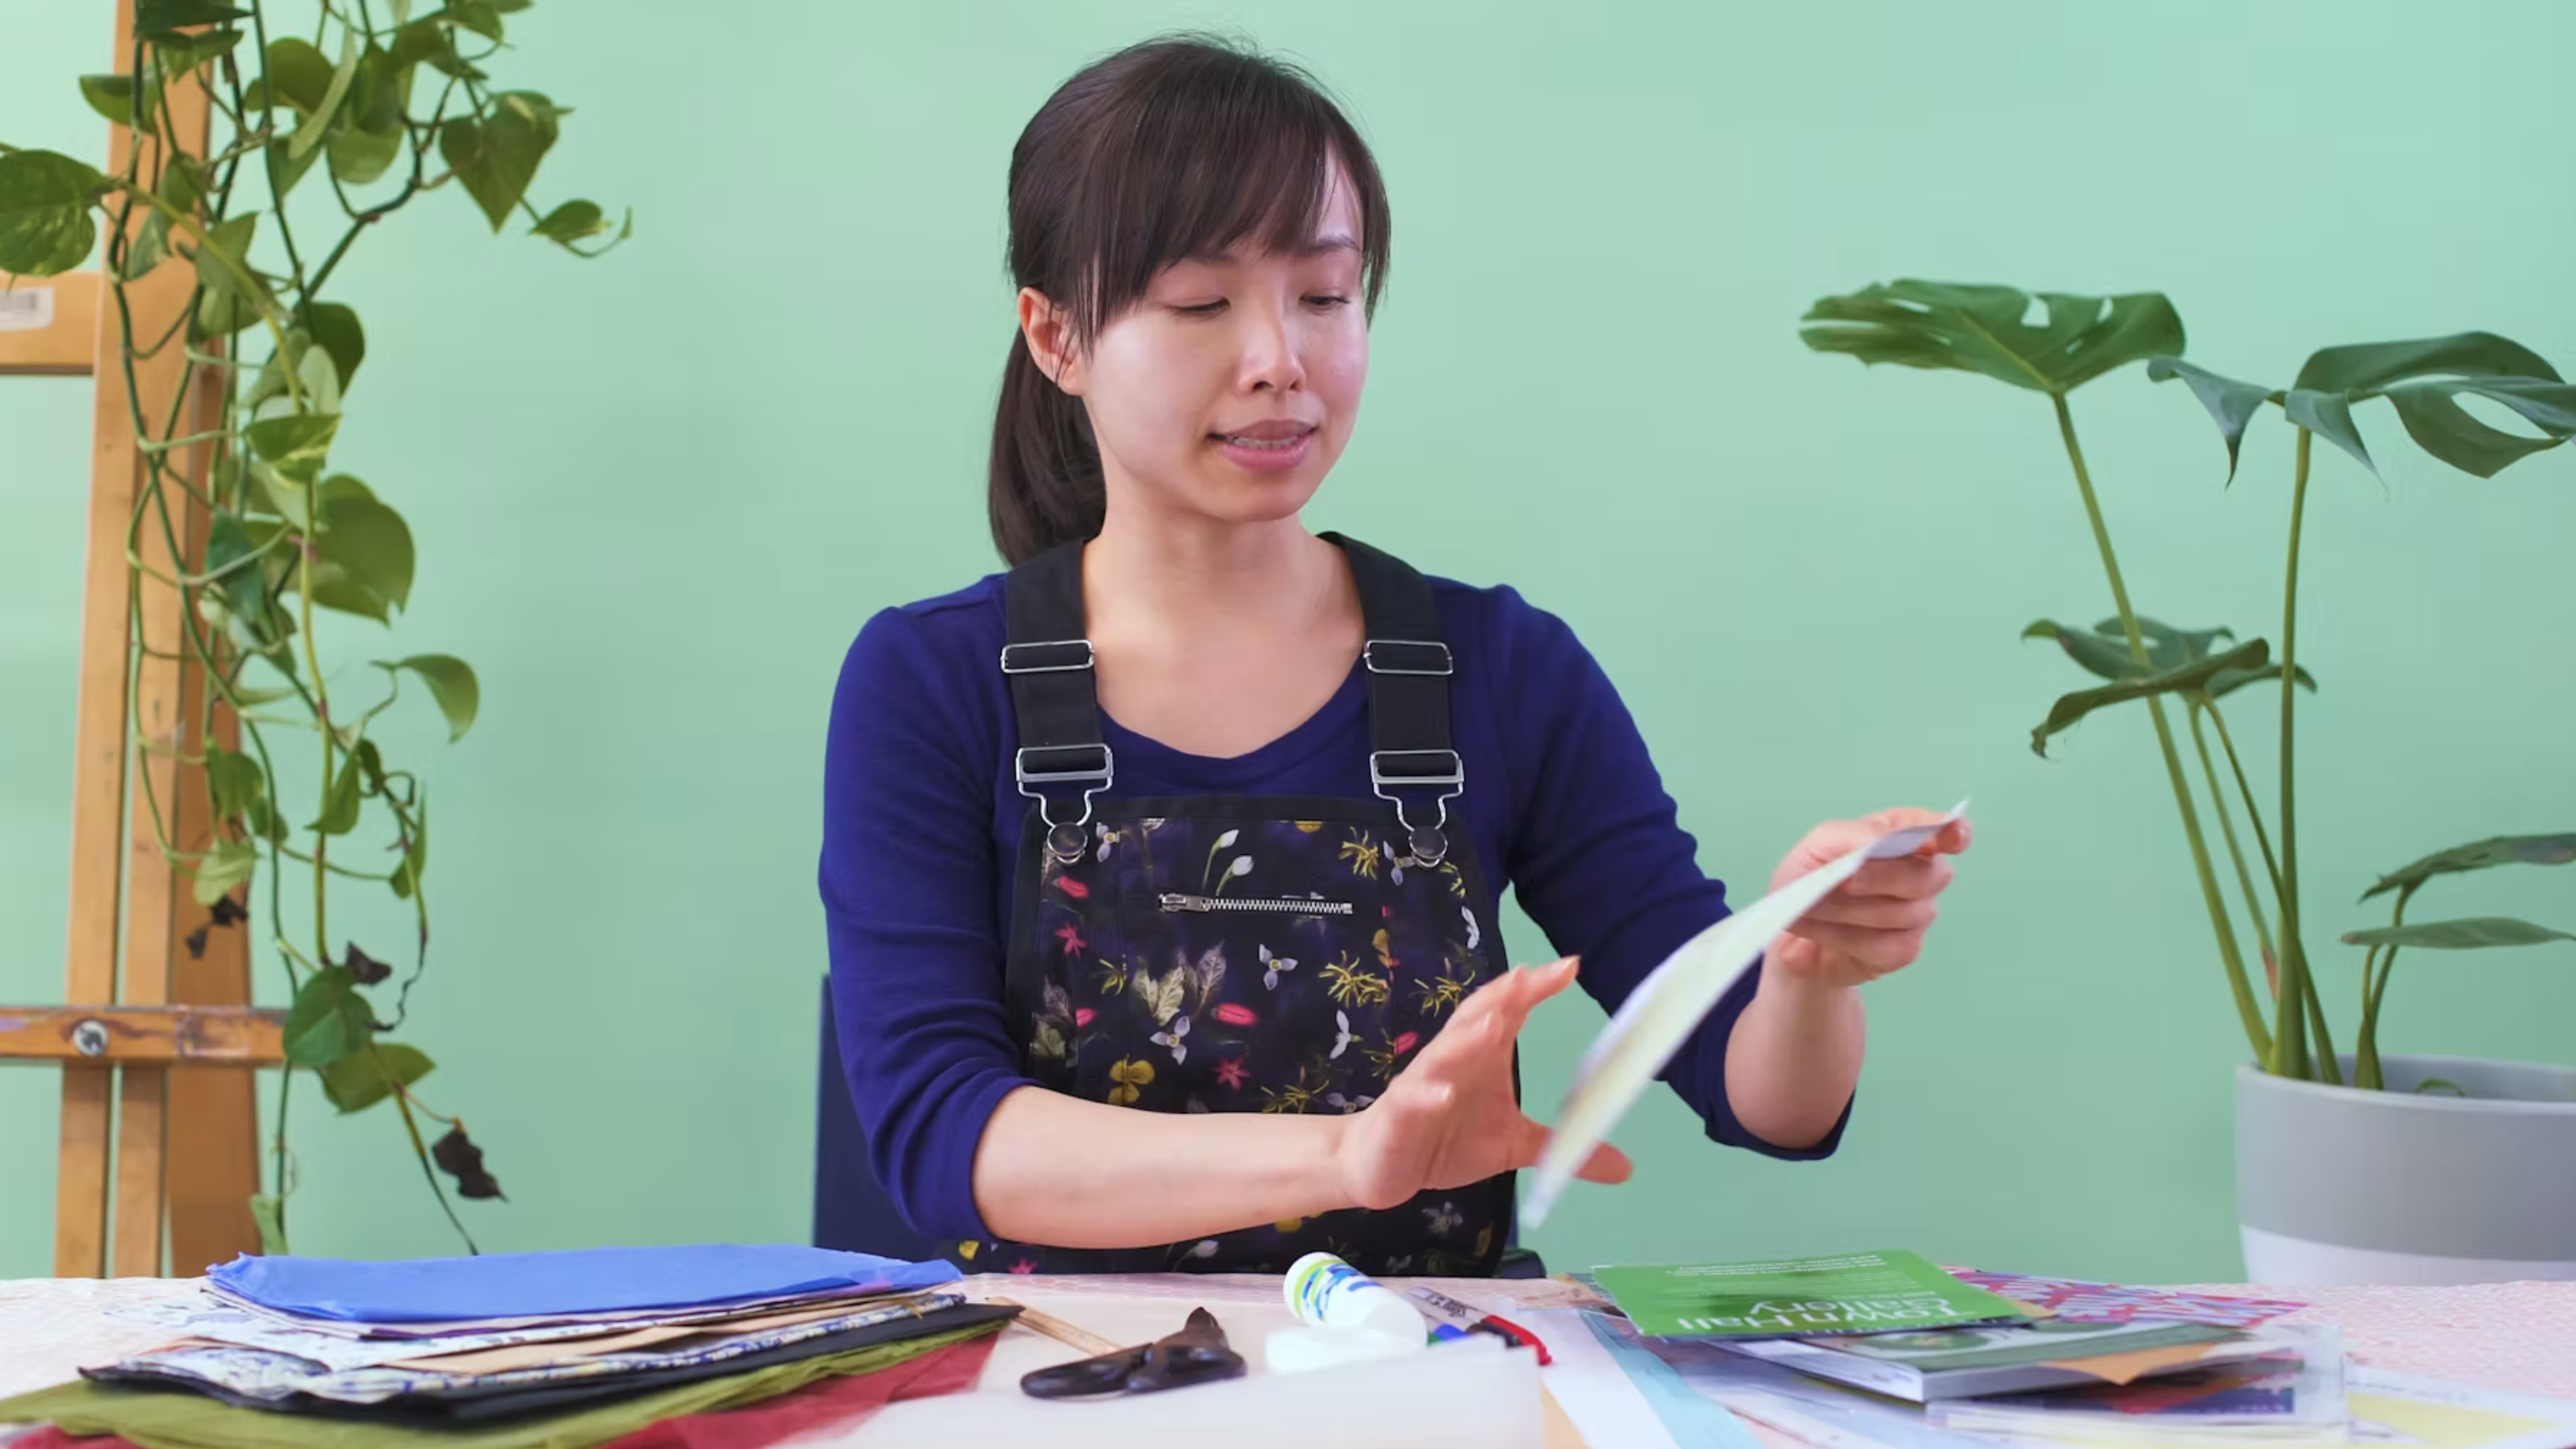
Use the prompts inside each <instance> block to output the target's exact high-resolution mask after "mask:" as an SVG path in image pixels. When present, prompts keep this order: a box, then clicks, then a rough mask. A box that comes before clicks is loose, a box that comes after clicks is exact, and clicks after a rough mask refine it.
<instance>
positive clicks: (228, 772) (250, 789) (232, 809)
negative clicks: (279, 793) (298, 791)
mask: <svg viewBox="0 0 2576 1449" xmlns="http://www.w3.org/2000/svg"><path fill="white" fill-rule="evenodd" d="M206 791H207V793H208V794H209V795H210V796H212V797H213V799H214V803H215V818H216V819H217V820H230V819H231V818H233V817H234V816H236V815H239V814H241V813H243V812H244V811H247V810H249V809H250V807H251V805H252V803H253V802H255V801H257V800H259V799H260V798H261V797H262V796H264V795H266V794H267V793H268V776H267V775H266V774H265V773H263V772H262V771H261V770H260V768H259V761H257V760H254V759H252V758H251V757H250V756H248V755H237V754H234V753H233V752H232V751H230V750H228V749H225V748H224V747H223V746H221V745H208V746H207V747H206Z"/></svg>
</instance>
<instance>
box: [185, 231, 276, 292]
mask: <svg viewBox="0 0 2576 1449" xmlns="http://www.w3.org/2000/svg"><path fill="white" fill-rule="evenodd" d="M258 233H259V213H258V212H255V211H254V212H252V213H250V214H249V215H247V216H237V217H234V218H233V219H232V220H230V221H228V222H225V223H224V224H222V225H221V226H215V227H209V228H207V230H206V240H205V241H202V242H198V243H195V244H194V247H193V249H192V252H191V255H192V257H193V258H194V260H195V261H196V264H197V280H198V281H200V282H203V283H204V284H205V286H206V295H208V296H210V297H212V296H223V297H239V298H244V299H248V300H251V301H255V302H257V301H265V300H266V294H265V292H264V291H261V292H257V293H256V294H255V293H254V289H256V288H258V287H259V279H258V274H257V273H254V272H252V271H251V269H250V245H251V243H252V242H253V241H254V240H256V239H257V238H258ZM254 310H256V309H254Z"/></svg>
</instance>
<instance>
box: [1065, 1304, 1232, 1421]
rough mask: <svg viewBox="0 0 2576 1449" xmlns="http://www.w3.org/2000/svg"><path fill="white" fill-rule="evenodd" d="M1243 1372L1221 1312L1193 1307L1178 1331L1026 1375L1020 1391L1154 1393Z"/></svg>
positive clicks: (1078, 1395)
mask: <svg viewBox="0 0 2576 1449" xmlns="http://www.w3.org/2000/svg"><path fill="white" fill-rule="evenodd" d="M1243 1374H1244V1362H1243V1355H1242V1354H1239V1353H1236V1352H1235V1351H1234V1350H1233V1349H1232V1348H1230V1347H1228V1346H1227V1344H1226V1341H1225V1330H1224V1329H1223V1328H1221V1327H1219V1326H1218V1324H1217V1321H1216V1315H1214V1314H1212V1313H1210V1312H1208V1311H1207V1310H1206V1309H1204V1308H1193V1309H1191V1310H1190V1316H1189V1321H1188V1322H1186V1323H1184V1324H1183V1325H1182V1326H1181V1330H1180V1331H1179V1332H1178V1333H1173V1334H1167V1335H1165V1336H1164V1337H1161V1338H1158V1339H1155V1340H1154V1341H1153V1342H1152V1343H1147V1344H1140V1345H1138V1346H1137V1347H1134V1348H1122V1349H1119V1350H1117V1351H1115V1352H1112V1353H1104V1354H1101V1355H1099V1356H1097V1357H1094V1358H1086V1359H1077V1360H1075V1361H1074V1362H1072V1363H1060V1364H1056V1365H1055V1366H1053V1367H1051V1368H1042V1369H1037V1370H1034V1371H1032V1372H1030V1373H1027V1374H1023V1375H1022V1376H1021V1377H1020V1391H1021V1392H1022V1393H1025V1394H1027V1395H1028V1396H1029V1397H1031V1398H1036V1399H1073V1398H1083V1397H1086V1396H1089V1395H1093V1394H1151V1393H1157V1392H1160V1391H1161V1390H1164V1389H1178V1388H1185V1387H1187V1386H1189V1385H1191V1384H1198V1383H1209V1382H1213V1381H1215V1380H1217V1379H1237V1378H1241V1377H1243Z"/></svg>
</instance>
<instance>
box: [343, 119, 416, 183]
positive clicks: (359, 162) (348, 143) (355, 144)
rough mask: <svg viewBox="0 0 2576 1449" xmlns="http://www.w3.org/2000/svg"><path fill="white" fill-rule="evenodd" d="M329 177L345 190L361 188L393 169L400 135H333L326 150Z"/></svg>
mask: <svg viewBox="0 0 2576 1449" xmlns="http://www.w3.org/2000/svg"><path fill="white" fill-rule="evenodd" d="M327 149H328V154H329V157H330V162H331V174H332V175H334V176H336V177H338V178H340V182H341V184H342V185H345V186H364V185H366V184H367V183H369V182H371V181H374V180H375V179H376V178H378V177H380V176H382V175H384V174H385V173H386V172H387V171H390V170H392V169H393V164H394V162H395V161H396V160H397V159H398V158H400V157H401V155H402V149H403V134H402V132H400V131H361V130H357V129H354V128H352V129H348V130H341V131H334V132H332V133H331V140H330V144H329V146H328V148H327Z"/></svg>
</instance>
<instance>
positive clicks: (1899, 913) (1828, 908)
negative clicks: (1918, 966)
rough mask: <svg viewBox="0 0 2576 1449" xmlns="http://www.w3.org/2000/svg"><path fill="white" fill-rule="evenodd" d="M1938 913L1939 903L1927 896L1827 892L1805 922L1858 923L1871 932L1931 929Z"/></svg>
mask: <svg viewBox="0 0 2576 1449" xmlns="http://www.w3.org/2000/svg"><path fill="white" fill-rule="evenodd" d="M1940 916H1941V903H1940V902H1938V901H1936V900H1933V899H1931V898H1930V897H1928V896H1844V895H1840V894H1835V895H1830V896H1827V897H1825V898H1824V899H1823V900H1821V901H1818V902H1817V903H1816V907H1815V909H1814V910H1811V911H1809V912H1807V915H1806V919H1807V920H1808V921H1809V922H1823V923H1825V924H1829V925H1837V926H1859V927H1862V928H1864V929H1867V930H1872V931H1913V932H1916V933H1918V934H1919V933H1921V932H1923V931H1928V930H1930V929H1931V928H1932V923H1933V922H1934V921H1936V920H1938V919H1940Z"/></svg>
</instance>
